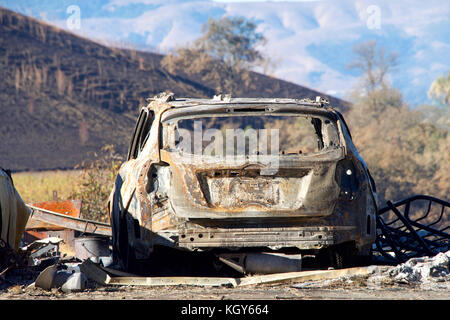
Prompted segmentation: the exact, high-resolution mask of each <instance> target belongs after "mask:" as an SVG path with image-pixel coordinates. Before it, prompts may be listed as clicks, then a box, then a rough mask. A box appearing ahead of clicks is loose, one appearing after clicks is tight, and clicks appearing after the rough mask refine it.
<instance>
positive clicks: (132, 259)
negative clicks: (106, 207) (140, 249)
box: [111, 195, 136, 272]
mask: <svg viewBox="0 0 450 320" xmlns="http://www.w3.org/2000/svg"><path fill="white" fill-rule="evenodd" d="M111 228H112V248H113V250H112V252H113V261H114V264H115V265H118V266H120V268H121V269H123V270H125V271H129V272H132V271H133V270H135V269H136V255H135V252H134V248H133V247H132V246H131V245H130V243H129V241H128V239H129V237H128V225H127V217H126V212H122V211H121V210H120V207H119V205H118V202H117V200H116V195H114V198H113V207H112V213H111Z"/></svg>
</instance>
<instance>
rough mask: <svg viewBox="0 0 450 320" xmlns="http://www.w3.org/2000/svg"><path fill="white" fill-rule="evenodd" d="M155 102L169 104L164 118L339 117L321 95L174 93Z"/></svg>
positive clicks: (153, 107)
mask: <svg viewBox="0 0 450 320" xmlns="http://www.w3.org/2000/svg"><path fill="white" fill-rule="evenodd" d="M150 101H153V102H152V103H151V104H150V105H149V106H148V107H149V108H150V109H159V106H160V105H161V104H165V105H169V106H170V107H171V108H168V109H167V110H166V112H164V114H163V116H162V118H161V120H162V121H168V120H170V119H173V118H177V117H182V116H187V115H194V114H195V115H201V114H211V113H245V112H255V111H260V112H270V113H292V112H295V113H305V114H309V115H311V114H315V115H322V116H328V117H330V116H331V117H332V118H333V119H334V120H336V112H335V110H334V109H333V108H332V107H331V106H330V105H329V103H328V100H326V99H323V98H321V97H317V98H316V100H311V99H286V98H271V99H268V98H230V97H227V96H225V97H222V96H220V95H219V96H215V97H214V98H213V99H191V98H189V99H185V98H178V99H175V98H174V97H173V95H169V96H162V97H160V96H156V97H154V98H151V99H149V102H150Z"/></svg>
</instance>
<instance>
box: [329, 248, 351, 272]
mask: <svg viewBox="0 0 450 320" xmlns="http://www.w3.org/2000/svg"><path fill="white" fill-rule="evenodd" d="M326 256H327V257H326V258H327V266H328V267H332V268H335V269H343V268H350V267H354V266H355V265H356V250H355V246H354V244H353V243H343V244H339V245H336V246H333V247H330V248H328V249H327V250H326Z"/></svg>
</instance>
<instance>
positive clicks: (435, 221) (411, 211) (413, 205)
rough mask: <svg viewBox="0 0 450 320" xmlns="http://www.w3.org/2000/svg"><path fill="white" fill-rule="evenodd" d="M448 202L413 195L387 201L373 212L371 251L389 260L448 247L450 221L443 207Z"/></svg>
mask: <svg viewBox="0 0 450 320" xmlns="http://www.w3.org/2000/svg"><path fill="white" fill-rule="evenodd" d="M448 207H450V203H449V202H447V201H444V200H441V199H438V198H434V197H431V196H426V195H416V196H413V197H410V198H407V199H404V200H401V201H398V202H395V203H392V202H391V201H388V202H387V206H386V207H384V208H382V209H380V210H379V211H378V215H377V229H378V230H377V231H378V234H377V238H376V242H375V245H376V248H375V253H378V254H379V255H381V256H383V257H384V258H385V259H387V261H389V262H391V263H396V264H398V263H402V262H405V261H407V260H409V259H410V258H414V257H422V256H434V255H436V254H438V253H439V252H445V251H448V250H449V249H450V234H449V233H448V230H449V228H450V223H449V222H450V221H449V219H448V217H447V216H446V215H445V210H446V208H447V210H448Z"/></svg>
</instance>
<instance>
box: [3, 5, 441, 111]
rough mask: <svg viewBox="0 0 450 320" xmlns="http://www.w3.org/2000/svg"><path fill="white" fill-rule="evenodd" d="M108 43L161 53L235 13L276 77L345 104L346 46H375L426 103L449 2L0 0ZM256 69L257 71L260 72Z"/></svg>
mask: <svg viewBox="0 0 450 320" xmlns="http://www.w3.org/2000/svg"><path fill="white" fill-rule="evenodd" d="M71 5H77V6H78V7H79V8H80V17H81V24H80V29H74V30H72V32H75V33H77V34H80V35H82V36H85V37H89V38H92V39H95V40H97V41H99V42H102V43H106V44H109V45H115V46H123V47H134V48H140V49H145V50H152V51H156V52H160V53H166V52H168V51H170V50H173V49H174V48H176V47H178V46H182V45H184V44H186V43H187V42H189V41H193V40H195V39H196V38H197V37H198V36H199V35H200V32H201V26H202V24H204V23H205V22H206V21H207V20H208V18H209V17H212V18H220V17H222V16H225V15H228V16H230V15H231V16H234V15H241V16H245V17H247V18H249V19H253V20H254V21H256V22H257V23H258V30H259V31H261V32H263V33H264V35H265V36H266V38H267V40H268V42H267V45H266V46H265V48H262V49H263V51H264V52H265V53H266V54H267V55H269V56H270V57H271V58H272V59H273V60H274V61H275V62H277V66H276V68H274V69H273V70H271V71H270V70H269V72H270V73H271V74H273V75H274V76H276V77H279V78H281V79H285V80H288V81H292V82H295V83H298V84H300V85H304V86H307V87H310V88H314V89H317V90H320V91H322V92H326V93H329V94H333V95H336V96H339V97H343V98H345V97H346V96H347V95H348V93H349V92H350V90H351V89H352V88H354V87H355V85H356V84H357V81H358V74H357V73H355V71H354V70H349V69H348V68H346V66H347V64H348V63H349V62H350V61H351V59H352V57H353V55H352V47H353V46H354V45H355V44H357V43H359V42H362V41H367V40H373V39H375V40H377V42H378V43H380V44H381V45H383V46H385V47H386V49H387V51H396V52H397V53H398V54H399V65H398V66H397V68H396V70H395V72H393V73H392V74H391V75H390V78H391V81H392V83H393V84H394V86H396V87H398V88H399V89H400V90H401V91H402V92H403V94H404V97H405V99H406V100H407V101H408V102H409V103H410V104H411V105H413V106H414V105H417V104H420V103H426V102H429V101H428V100H427V96H426V93H427V90H428V88H429V86H430V84H431V82H432V81H433V80H434V79H435V78H437V77H438V76H439V75H441V74H443V73H445V72H447V70H449V69H450V59H449V58H448V57H449V56H450V19H449V17H450V3H449V2H445V1H444V2H443V1H437V0H429V1H426V2H425V1H422V0H420V1H419V0H409V1H391V0H337V1H252V0H247V1H235V0H90V1H84V0H83V1H82V0H59V1H57V0H40V1H35V0H19V1H17V0H0V6H4V7H7V8H10V9H12V10H15V11H18V12H21V13H24V14H27V15H30V16H34V17H36V18H38V19H41V20H45V21H47V22H49V23H52V24H55V25H57V26H59V27H62V28H66V29H67V19H68V17H69V16H70V14H69V13H67V8H68V7H69V6H71ZM259 71H262V70H259Z"/></svg>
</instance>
